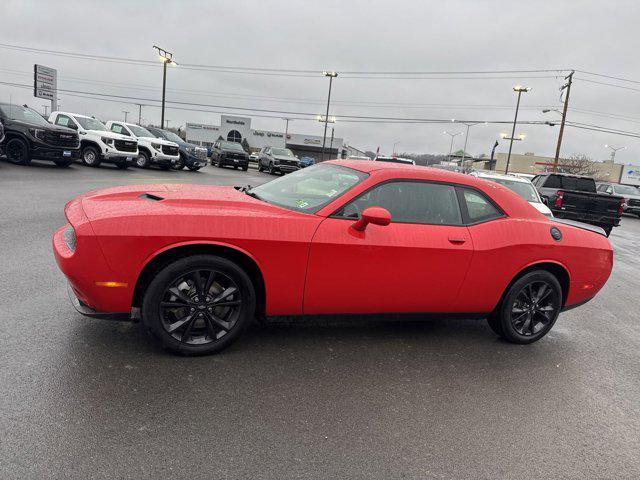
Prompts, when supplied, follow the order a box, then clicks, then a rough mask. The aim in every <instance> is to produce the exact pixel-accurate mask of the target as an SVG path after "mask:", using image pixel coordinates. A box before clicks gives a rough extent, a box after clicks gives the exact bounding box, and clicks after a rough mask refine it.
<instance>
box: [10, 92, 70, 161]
mask: <svg viewBox="0 0 640 480" xmlns="http://www.w3.org/2000/svg"><path fill="white" fill-rule="evenodd" d="M0 123H2V124H3V125H4V133H5V143H4V151H5V154H6V156H7V160H9V161H10V162H12V163H15V164H18V165H28V164H29V163H30V162H31V160H51V161H53V162H54V163H55V164H56V165H58V166H59V167H68V166H69V165H71V164H72V163H73V161H74V159H76V158H78V152H79V148H80V141H79V139H78V134H77V133H76V132H75V131H74V130H71V129H70V128H66V127H58V126H55V125H51V124H50V123H49V122H47V121H46V120H45V119H44V118H43V117H42V116H41V115H40V114H39V113H38V112H36V111H35V110H32V109H31V108H29V107H27V106H22V107H21V106H20V105H12V104H8V103H0Z"/></svg>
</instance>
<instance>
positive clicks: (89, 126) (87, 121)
mask: <svg viewBox="0 0 640 480" xmlns="http://www.w3.org/2000/svg"><path fill="white" fill-rule="evenodd" d="M76 120H77V122H78V123H79V124H80V126H81V127H82V128H84V129H85V130H100V131H106V130H107V127H105V126H104V124H103V123H102V122H101V121H99V120H96V119H95V118H87V117H76Z"/></svg>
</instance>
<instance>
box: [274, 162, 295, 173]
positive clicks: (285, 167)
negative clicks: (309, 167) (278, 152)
mask: <svg viewBox="0 0 640 480" xmlns="http://www.w3.org/2000/svg"><path fill="white" fill-rule="evenodd" d="M273 168H275V169H276V170H278V171H279V172H284V173H290V172H295V171H296V170H300V167H298V166H297V165H283V164H274V165H273Z"/></svg>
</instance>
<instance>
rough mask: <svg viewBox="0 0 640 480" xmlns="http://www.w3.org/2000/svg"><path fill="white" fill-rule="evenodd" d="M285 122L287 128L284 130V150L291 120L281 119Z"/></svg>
mask: <svg viewBox="0 0 640 480" xmlns="http://www.w3.org/2000/svg"><path fill="white" fill-rule="evenodd" d="M282 120H284V121H285V122H287V126H286V127H285V129H284V148H287V138H288V137H289V122H290V121H292V119H291V118H283V119H282Z"/></svg>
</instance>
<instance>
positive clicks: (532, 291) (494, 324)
mask: <svg viewBox="0 0 640 480" xmlns="http://www.w3.org/2000/svg"><path fill="white" fill-rule="evenodd" d="M561 308H562V288H561V287H560V283H559V282H558V280H557V278H556V277H555V276H554V275H553V274H551V273H550V272H548V271H546V270H536V271H533V272H529V273H527V274H525V275H523V276H522V277H521V278H519V279H518V280H517V281H516V282H514V283H513V285H511V287H510V288H509V290H508V292H507V293H506V295H505V297H504V299H503V300H502V302H501V304H500V306H499V307H498V310H497V312H495V313H493V314H492V315H491V316H490V317H489V319H488V321H489V325H490V326H491V328H492V330H493V331H494V332H495V333H497V334H498V335H500V336H501V337H503V338H504V339H505V340H507V341H510V342H513V343H533V342H535V341H537V340H539V339H541V338H542V337H544V336H545V335H546V334H547V333H548V332H549V330H551V327H553V325H554V324H555V322H556V319H557V318H558V315H559V313H560V310H561Z"/></svg>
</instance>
